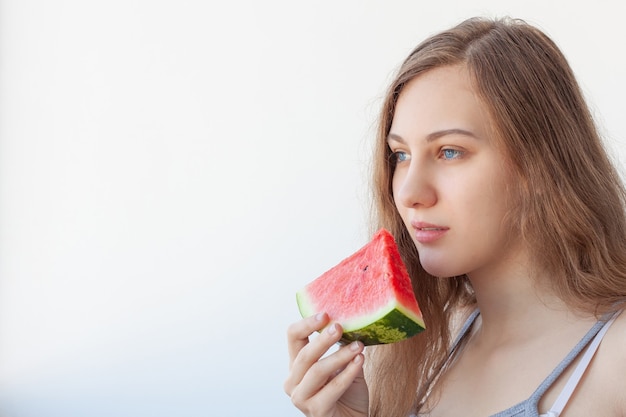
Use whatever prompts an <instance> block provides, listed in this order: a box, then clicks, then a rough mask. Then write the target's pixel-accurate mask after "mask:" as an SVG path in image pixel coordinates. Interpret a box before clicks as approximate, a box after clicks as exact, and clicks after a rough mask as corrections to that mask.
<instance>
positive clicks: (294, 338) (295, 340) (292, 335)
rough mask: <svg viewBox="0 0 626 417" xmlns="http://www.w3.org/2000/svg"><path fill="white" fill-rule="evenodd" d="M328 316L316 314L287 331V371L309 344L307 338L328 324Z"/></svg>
mask: <svg viewBox="0 0 626 417" xmlns="http://www.w3.org/2000/svg"><path fill="white" fill-rule="evenodd" d="M328 321H329V319H328V315H327V314H325V313H318V314H315V315H313V316H311V317H307V318H305V319H302V320H300V321H297V322H295V323H293V324H292V325H291V326H289V328H288V329H287V346H288V350H289V369H291V366H292V364H293V361H294V360H295V359H296V356H298V353H300V351H301V350H302V348H304V347H305V346H306V345H307V344H308V343H309V336H311V334H312V333H314V332H315V331H318V330H321V329H322V328H323V327H324V326H325V325H326V324H328Z"/></svg>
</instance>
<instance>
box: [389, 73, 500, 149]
mask: <svg viewBox="0 0 626 417" xmlns="http://www.w3.org/2000/svg"><path fill="white" fill-rule="evenodd" d="M489 125H490V119H489V117H488V111H487V107H486V105H485V104H484V102H483V101H482V100H481V99H480V98H479V96H478V94H476V90H475V88H474V87H473V84H472V79H471V76H470V74H469V71H468V70H467V69H466V68H465V66H463V65H455V66H446V67H440V68H435V69H432V70H429V71H427V72H425V73H423V74H420V75H418V76H417V77H415V78H413V79H412V80H411V81H409V82H408V83H407V84H406V85H405V87H404V88H403V89H402V91H401V93H400V96H399V97H398V101H397V103H396V106H395V111H394V115H393V119H392V125H391V130H390V133H394V134H397V135H400V136H403V137H405V136H410V137H412V136H426V135H429V134H431V133H432V132H433V131H437V130H446V129H464V130H468V131H471V132H474V133H475V135H476V136H478V137H486V136H487V133H488V130H489V129H488V126H489Z"/></svg>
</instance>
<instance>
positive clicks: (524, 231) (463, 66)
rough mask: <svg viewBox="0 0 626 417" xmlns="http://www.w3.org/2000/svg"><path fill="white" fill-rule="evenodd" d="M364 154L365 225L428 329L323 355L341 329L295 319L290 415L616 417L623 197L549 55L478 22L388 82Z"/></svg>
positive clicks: (431, 47) (526, 33) (430, 45)
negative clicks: (370, 168)
mask: <svg viewBox="0 0 626 417" xmlns="http://www.w3.org/2000/svg"><path fill="white" fill-rule="evenodd" d="M374 157H375V161H374V191H375V197H376V199H375V201H376V206H377V207H376V208H377V210H376V214H377V217H378V223H377V224H375V225H374V226H375V227H374V228H378V227H385V228H387V229H388V230H390V231H391V232H392V233H393V234H394V236H395V237H396V240H397V242H398V245H399V247H400V250H401V253H402V256H403V259H404V260H405V262H406V264H407V268H408V269H409V273H410V275H411V277H412V280H413V286H414V289H415V293H416V295H417V298H418V302H419V304H420V307H421V308H422V311H423V313H424V320H425V322H426V325H427V330H426V331H425V332H423V333H421V334H420V335H418V336H415V337H413V338H411V339H408V340H406V341H404V342H400V343H396V344H392V345H383V346H377V347H374V348H368V351H367V354H365V352H364V348H363V346H362V345H361V344H359V343H353V344H351V345H348V346H343V347H341V348H339V349H337V350H336V351H333V352H328V351H329V349H331V347H332V346H333V345H334V344H335V343H336V342H337V341H338V340H339V338H340V336H341V328H340V326H339V325H338V324H336V323H329V320H328V317H327V316H326V315H325V314H321V315H318V316H316V317H310V318H307V319H304V320H301V321H299V322H297V323H294V324H293V325H292V326H290V328H289V330H288V347H289V356H290V373H289V376H288V378H287V380H286V382H285V391H286V392H287V394H288V395H290V396H291V399H292V401H293V403H294V404H295V405H296V407H298V408H299V409H300V410H301V411H302V412H303V413H304V414H305V415H307V416H311V417H313V416H314V417H340V416H376V417H399V416H409V415H418V416H431V417H440V416H441V417H458V416H464V417H488V416H497V417H505V416H517V417H522V416H525V417H528V416H535V417H536V416H546V417H548V416H549V417H556V416H561V417H589V416H603V417H611V416H614V417H618V416H620V417H624V416H626V388H625V387H626V385H625V384H624V378H625V376H626V314H622V315H620V314H619V313H620V312H621V309H622V308H624V302H625V301H626V209H625V207H626V192H625V191H624V187H623V185H622V183H621V181H620V178H619V175H618V173H617V171H616V169H615V168H614V167H613V166H612V165H611V161H610V158H609V157H608V156H607V153H606V151H605V150H604V148H603V146H602V143H601V139H600V138H599V135H598V132H597V130H596V127H595V126H594V121H593V119H592V117H591V115H590V112H589V110H588V108H587V106H586V104H585V102H584V99H583V96H582V94H581V91H580V88H579V87H578V85H577V83H576V80H575V78H574V75H573V73H572V71H571V69H570V67H569V65H568V64H567V62H566V60H565V58H564V57H563V55H562V54H561V52H560V51H559V49H558V48H557V47H556V46H555V44H554V43H553V42H552V41H551V40H550V39H549V38H548V37H547V36H546V35H545V34H543V33H542V32H540V31H539V30H537V29H536V28H534V27H532V26H530V25H528V24H525V23H524V22H521V21H517V20H510V19H502V20H496V21H490V20H485V19H478V18H476V19H470V20H467V21H465V22H463V23H461V24H460V25H458V26H456V27H454V28H452V29H450V30H448V31H445V32H442V33H440V34H438V35H435V36H433V37H431V38H430V39H428V40H426V41H424V42H423V43H422V44H420V45H419V46H418V47H417V48H416V49H415V50H414V51H413V52H412V53H411V54H410V55H409V57H408V58H407V59H406V60H405V62H404V63H403V65H402V66H401V68H400V70H399V73H398V75H397V77H396V79H395V80H394V81H393V82H392V84H391V86H390V88H389V91H388V93H387V96H386V100H385V102H384V104H383V108H382V112H381V119H380V128H379V132H378V138H377V143H376V151H375V155H374ZM324 327H326V329H325V330H324V332H323V333H322V334H321V335H320V336H319V337H315V338H311V339H310V336H311V334H312V333H313V332H315V331H316V330H318V329H322V328H324ZM600 342H601V343H600ZM365 356H367V358H366V357H365Z"/></svg>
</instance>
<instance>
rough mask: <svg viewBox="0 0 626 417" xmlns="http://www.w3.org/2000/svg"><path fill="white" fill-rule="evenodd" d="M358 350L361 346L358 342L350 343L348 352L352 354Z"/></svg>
mask: <svg viewBox="0 0 626 417" xmlns="http://www.w3.org/2000/svg"><path fill="white" fill-rule="evenodd" d="M359 349H361V345H360V344H359V342H352V343H350V350H351V351H353V352H357V351H359Z"/></svg>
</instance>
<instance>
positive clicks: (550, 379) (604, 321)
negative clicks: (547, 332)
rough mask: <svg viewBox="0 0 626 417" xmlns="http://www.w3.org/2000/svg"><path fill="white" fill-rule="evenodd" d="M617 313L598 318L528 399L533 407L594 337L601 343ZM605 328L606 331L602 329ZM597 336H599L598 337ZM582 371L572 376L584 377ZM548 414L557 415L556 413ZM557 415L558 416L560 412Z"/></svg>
mask: <svg viewBox="0 0 626 417" xmlns="http://www.w3.org/2000/svg"><path fill="white" fill-rule="evenodd" d="M616 315H617V314H615V313H610V314H607V315H605V316H604V317H602V318H601V319H600V320H598V321H597V322H596V323H595V324H594V325H593V327H591V329H589V331H588V332H587V333H586V334H585V335H584V336H583V338H582V339H581V340H580V341H579V342H578V343H577V344H576V346H574V348H573V349H572V350H571V351H570V352H569V353H568V354H567V356H566V357H565V358H564V359H563V360H562V361H561V362H560V363H559V364H558V365H557V366H556V368H554V370H553V371H552V373H550V375H548V376H547V377H546V379H544V380H543V382H542V383H541V384H540V385H539V387H537V389H536V390H535V392H533V394H532V395H531V396H530V398H529V399H528V400H529V402H530V403H531V404H532V405H533V407H532V408H533V409H536V406H537V404H539V400H541V397H543V395H544V394H545V393H546V391H547V390H548V389H549V388H550V387H551V386H552V384H554V382H555V381H556V380H557V379H558V378H559V377H560V376H561V374H562V373H563V372H564V371H565V369H567V367H568V366H569V365H570V364H571V363H572V362H573V361H574V359H576V358H577V357H578V356H579V355H580V353H581V352H582V351H583V349H584V348H585V347H586V346H588V345H589V344H590V342H591V341H592V340H593V339H594V338H595V339H596V340H597V344H599V342H600V340H601V339H602V336H604V332H605V331H606V329H608V325H610V323H611V322H612V318H613V319H614V318H615V317H616ZM611 316H613V317H611ZM603 329H604V331H602V330H603ZM601 331H602V332H601ZM596 336H598V337H597V338H596ZM597 344H596V343H594V345H596V346H590V347H593V348H594V349H592V351H593V352H592V353H590V354H593V353H595V347H597ZM589 359H590V358H589ZM587 364H588V363H587ZM587 364H581V367H582V368H586V365H587ZM582 371H584V369H582ZM582 371H579V372H578V373H580V375H578V376H577V374H578V373H575V374H574V375H572V376H573V377H578V378H580V377H582ZM571 383H572V382H569V381H568V385H570V384H571ZM576 383H578V380H576ZM566 388H567V387H566ZM574 388H575V386H574ZM572 391H573V390H572ZM567 398H569V395H568V396H567ZM553 408H554V406H553ZM548 415H549V416H555V414H554V413H553V414H548ZM556 415H557V416H558V414H556Z"/></svg>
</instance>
